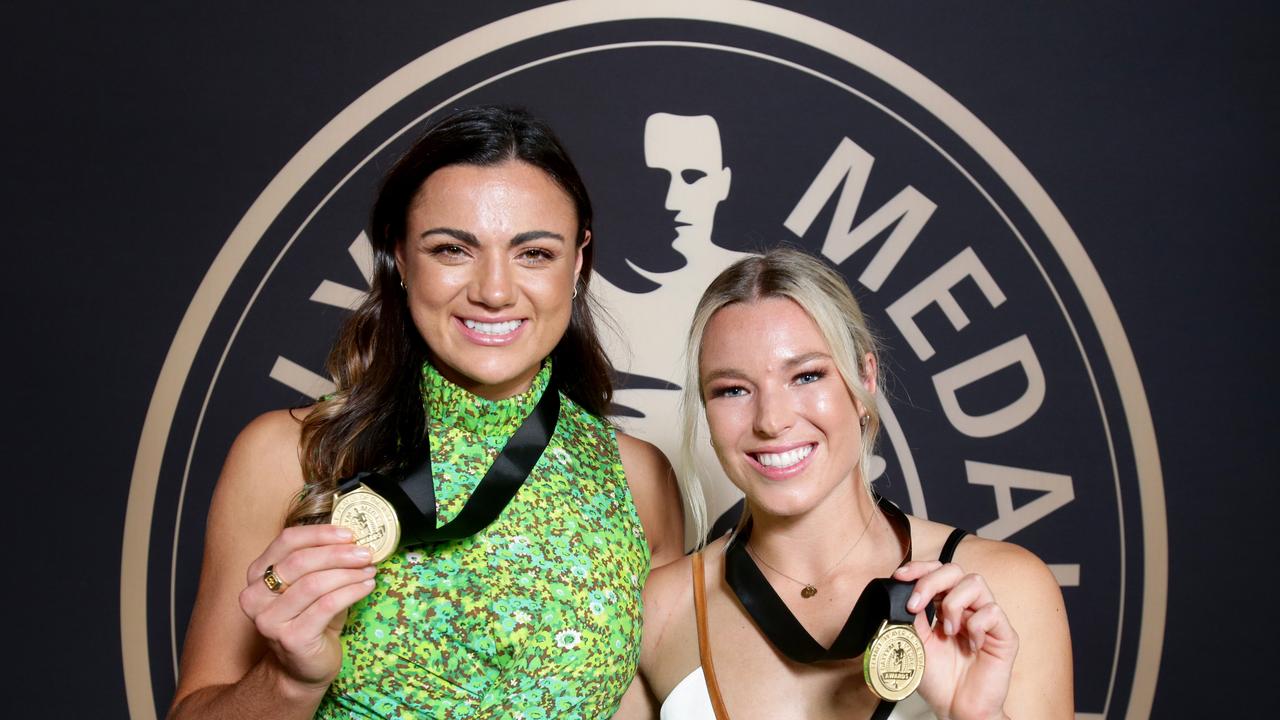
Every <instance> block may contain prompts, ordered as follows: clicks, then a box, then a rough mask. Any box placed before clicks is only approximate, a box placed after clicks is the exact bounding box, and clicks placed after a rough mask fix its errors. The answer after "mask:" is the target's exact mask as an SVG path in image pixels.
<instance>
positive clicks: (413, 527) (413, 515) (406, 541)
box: [338, 383, 560, 547]
mask: <svg viewBox="0 0 1280 720" xmlns="http://www.w3.org/2000/svg"><path fill="white" fill-rule="evenodd" d="M559 417H560V393H559V392H558V391H557V390H556V388H555V384H554V383H548V384H547V387H546V389H545V390H543V392H542V397H541V398H540V399H539V400H538V404H537V405H535V406H534V407H533V412H531V413H529V416H528V417H526V418H525V419H524V422H522V423H521V424H520V427H518V428H516V431H515V433H514V434H512V436H511V437H510V438H509V439H508V440H507V444H506V445H504V446H503V447H502V451H501V452H499V453H498V456H497V457H496V458H494V461H493V465H490V466H489V470H488V472H486V473H485V474H484V478H482V479H481V480H480V484H479V485H477V486H476V489H475V491H474V492H473V493H471V497H470V498H469V499H468V500H467V502H466V504H465V505H463V506H462V510H460V511H459V512H458V515H457V517H455V518H454V519H453V520H450V521H449V522H448V523H446V524H445V525H444V526H442V527H436V522H437V517H436V489H435V480H434V479H433V477H432V474H431V453H430V452H427V453H426V457H424V458H423V459H422V461H421V462H419V463H418V464H417V465H416V466H415V467H413V469H411V470H410V471H409V472H408V473H407V474H406V475H404V476H403V477H388V476H386V475H382V474H380V473H374V472H361V473H357V474H356V475H353V476H352V477H350V478H347V479H346V480H343V481H342V482H340V483H339V484H338V492H339V494H343V493H348V492H351V491H352V490H354V489H356V488H357V487H360V485H361V484H363V485H365V486H366V487H368V488H369V489H370V490H372V491H374V492H375V493H377V494H379V495H381V496H382V497H383V498H384V499H385V500H386V501H387V502H389V503H391V506H392V507H394V508H395V510H396V516H397V517H398V518H399V520H400V538H401V540H400V546H401V547H407V546H410V545H420V544H422V543H430V542H441V541H443V540H461V539H462V538H467V537H471V536H472V535H475V534H476V533H478V532H480V531H481V530H483V529H484V528H486V527H488V525H489V523H492V522H493V521H494V520H497V519H498V516H499V515H501V514H502V511H503V510H505V509H506V507H507V505H508V504H509V503H510V502H511V500H512V498H514V497H515V496H516V493H517V492H519V490H520V486H521V485H523V484H524V481H525V480H526V479H527V478H528V477H529V473H530V472H531V471H532V470H533V466H534V465H537V464H538V459H539V458H541V457H542V453H543V452H544V451H545V450H546V449H547V445H548V444H549V443H550V442H551V436H552V435H553V434H555V431H556V423H557V421H558V420H559Z"/></svg>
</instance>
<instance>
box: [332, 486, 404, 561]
mask: <svg viewBox="0 0 1280 720" xmlns="http://www.w3.org/2000/svg"><path fill="white" fill-rule="evenodd" d="M330 522H332V523H333V524H334V525H338V526H340V527H344V528H347V529H348V530H350V531H351V532H352V534H354V535H355V541H356V543H357V544H359V545H363V546H365V547H367V548H369V552H371V553H373V564H374V565H377V564H378V563H380V562H382V561H383V560H386V559H387V558H388V557H389V556H390V555H391V553H393V552H395V551H396V547H398V546H399V545H400V520H399V518H397V517H396V511H395V508H393V507H391V503H389V502H387V501H386V500H384V499H383V498H382V496H381V495H379V494H377V493H375V492H373V491H372V490H370V489H368V488H366V487H365V486H364V485H361V486H360V487H358V488H356V489H355V490H352V491H351V492H349V493H347V494H346V495H343V496H342V497H340V498H338V499H337V500H336V501H335V502H334V504H333V517H332V519H331V520H330Z"/></svg>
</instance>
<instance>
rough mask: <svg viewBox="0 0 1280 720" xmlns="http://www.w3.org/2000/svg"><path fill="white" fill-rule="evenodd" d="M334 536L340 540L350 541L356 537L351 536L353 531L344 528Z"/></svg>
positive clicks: (338, 530) (339, 529)
mask: <svg viewBox="0 0 1280 720" xmlns="http://www.w3.org/2000/svg"><path fill="white" fill-rule="evenodd" d="M334 535H337V536H338V539H339V540H350V539H351V538H353V537H355V536H354V535H352V534H351V531H350V530H349V529H347V528H344V527H340V528H338V529H337V530H336V531H335V532H334Z"/></svg>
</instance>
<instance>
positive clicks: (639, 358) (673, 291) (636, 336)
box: [591, 113, 745, 507]
mask: <svg viewBox="0 0 1280 720" xmlns="http://www.w3.org/2000/svg"><path fill="white" fill-rule="evenodd" d="M644 156H645V164H646V165H648V166H649V167H650V168H654V169H659V170H663V171H665V172H666V173H667V174H668V177H669V179H668V187H667V194H666V197H665V201H664V205H665V207H666V209H667V210H668V211H670V212H674V213H675V215H674V218H673V220H674V223H675V227H674V230H675V235H674V239H672V238H670V237H669V236H668V237H644V238H636V239H634V240H632V241H631V245H632V246H633V247H635V248H638V249H640V253H638V254H637V261H636V262H632V260H631V258H628V259H627V263H628V265H630V267H631V269H633V270H634V271H635V272H637V273H639V274H640V275H641V276H643V277H644V278H646V279H648V280H650V281H651V282H652V283H654V284H655V285H656V287H655V288H654V289H652V290H650V291H649V292H628V291H626V290H623V289H622V288H620V287H618V286H617V285H614V284H613V283H611V282H609V281H608V279H606V278H605V277H603V276H599V275H597V276H596V277H595V278H594V279H593V280H592V282H591V290H592V293H593V295H594V296H595V297H596V299H597V300H598V301H599V303H600V304H601V305H602V306H603V307H604V309H605V310H606V311H607V312H608V313H609V315H610V317H611V318H612V319H613V321H614V322H613V323H612V324H613V325H616V329H617V330H618V332H617V333H614V332H609V331H608V330H607V329H606V330H605V332H603V333H602V340H603V341H604V345H605V350H606V352H607V353H608V354H609V358H610V360H612V361H613V363H614V366H615V368H616V369H617V370H618V371H619V377H620V378H621V382H620V387H619V389H618V391H617V393H616V394H615V395H614V400H615V404H616V406H617V407H616V410H617V412H618V416H617V417H616V420H617V421H618V423H619V425H620V426H621V427H622V428H623V429H624V430H626V431H627V432H628V433H631V434H632V435H635V436H637V437H640V438H642V439H644V440H648V441H649V442H652V443H653V444H655V445H657V446H658V447H659V448H661V449H662V451H663V452H665V453H666V454H667V456H668V457H671V458H675V457H678V454H679V451H680V436H679V423H678V422H676V417H677V414H678V412H679V398H680V393H679V392H678V391H679V390H680V383H681V381H682V377H683V373H684V361H683V356H684V349H685V348H684V343H685V338H686V337H687V336H688V333H689V324H690V323H691V322H692V320H693V311H694V308H695V306H696V305H697V303H698V298H700V297H701V296H702V292H703V291H704V290H705V289H706V288H707V285H709V284H710V283H711V281H712V280H713V279H714V278H715V277H716V275H719V274H720V272H721V271H722V270H724V269H725V268H726V267H728V266H729V265H730V264H732V263H733V262H734V261H736V260H738V259H740V258H742V257H745V255H744V254H743V253H739V252H734V251H732V250H727V249H725V248H723V247H720V246H719V245H716V244H715V243H714V242H713V241H712V236H713V233H714V227H715V218H716V211H717V210H718V209H719V208H720V205H721V203H722V202H724V201H725V200H726V199H727V198H728V197H729V191H730V186H731V181H732V172H731V171H730V170H729V168H728V167H726V166H725V164H724V158H723V155H722V150H721V143H720V126H719V124H718V123H717V122H716V119H715V118H714V117H712V116H710V115H692V116H691V115H673V114H670V113H654V114H652V115H650V116H649V118H648V120H647V121H646V123H645V130H644ZM655 211H656V208H655ZM672 249H674V250H675V251H676V252H678V253H679V254H680V255H682V256H683V258H684V262H683V263H682V264H680V265H679V266H677V269H674V270H670V271H667V272H654V271H650V270H646V269H644V267H643V266H645V265H646V264H648V263H645V262H644V259H645V250H648V251H649V252H650V253H652V254H653V255H655V256H657V255H660V254H661V253H663V252H667V253H669V252H670V251H671V250H672ZM649 265H650V266H653V264H649ZM706 454H707V458H706V459H705V461H703V462H701V464H702V465H703V466H705V467H706V468H707V469H708V470H710V471H711V473H712V474H714V475H716V476H718V475H719V474H720V471H719V464H718V463H716V462H715V458H714V456H712V455H711V453H710V449H709V448H706ZM717 492H720V493H721V494H726V495H728V496H729V497H733V496H735V495H736V494H737V491H736V490H734V489H733V488H732V485H730V484H729V483H728V481H723V480H722V481H721V482H718V483H709V487H708V500H709V503H710V504H711V505H712V507H718V506H721V505H725V504H728V502H729V501H727V500H719V499H717V498H716V497H714V496H715V495H716V494H717Z"/></svg>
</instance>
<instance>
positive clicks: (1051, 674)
mask: <svg viewBox="0 0 1280 720" xmlns="http://www.w3.org/2000/svg"><path fill="white" fill-rule="evenodd" d="M992 544H994V545H997V547H996V548H995V549H994V552H991V553H990V556H989V557H987V558H983V560H982V562H981V566H980V567H981V572H982V573H983V574H984V575H986V576H987V578H988V581H989V582H990V584H991V587H992V589H993V590H994V592H995V594H996V597H997V598H998V599H999V602H1000V607H1002V608H1003V609H1004V612H1005V614H1006V615H1007V616H1008V617H1009V622H1010V623H1011V624H1012V625H1013V627H1014V629H1015V630H1016V631H1017V632H1018V637H1019V638H1020V644H1019V647H1018V657H1017V659H1016V660H1015V661H1014V665H1013V679H1012V682H1011V683H1010V685H1009V697H1008V699H1007V700H1006V701H1005V712H1006V714H1008V715H1009V717H1012V718H1029V717H1041V718H1062V720H1071V718H1073V717H1074V716H1075V713H1074V709H1073V708H1074V703H1075V690H1074V684H1073V674H1072V661H1071V634H1070V631H1069V630H1068V628H1067V610H1066V606H1065V605H1064V604H1063V602H1062V591H1061V590H1060V589H1059V588H1058V581H1057V580H1056V579H1055V578H1054V577H1053V573H1051V572H1050V571H1049V568H1048V567H1047V566H1045V564H1044V563H1043V562H1041V561H1040V559H1039V558H1038V557H1036V556H1035V555H1033V554H1032V553H1031V552H1030V551H1027V550H1024V549H1023V548H1021V547H1019V546H1017V545H1011V544H1008V543H998V544H995V543H992ZM960 547H961V548H962V549H963V548H964V545H963V544H962V545H961V546H960ZM975 549H977V548H975ZM961 557H962V558H963V555H961ZM978 568H979V566H978V565H975V569H978Z"/></svg>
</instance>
